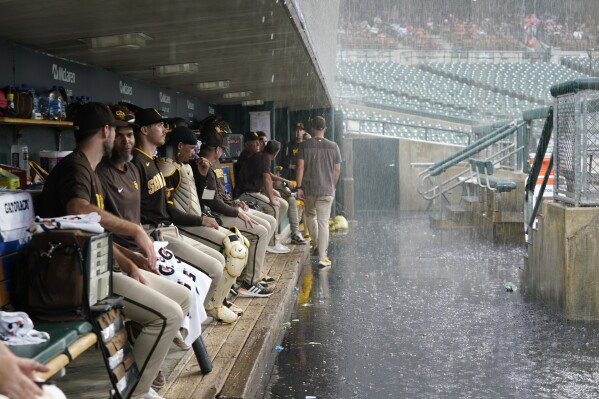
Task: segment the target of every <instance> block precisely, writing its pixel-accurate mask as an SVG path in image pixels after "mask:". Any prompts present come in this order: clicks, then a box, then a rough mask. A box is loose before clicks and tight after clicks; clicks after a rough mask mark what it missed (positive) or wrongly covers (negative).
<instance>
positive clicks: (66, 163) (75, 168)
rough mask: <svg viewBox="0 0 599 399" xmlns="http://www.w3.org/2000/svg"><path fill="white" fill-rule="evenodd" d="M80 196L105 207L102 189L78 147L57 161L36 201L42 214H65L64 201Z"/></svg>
mask: <svg viewBox="0 0 599 399" xmlns="http://www.w3.org/2000/svg"><path fill="white" fill-rule="evenodd" d="M73 198H81V199H84V200H86V201H89V203H90V204H92V205H96V206H98V208H100V209H104V192H103V190H102V185H101V183H100V181H99V180H98V177H97V176H96V174H95V173H94V170H93V169H92V167H91V164H90V163H89V160H88V159H87V157H86V156H85V154H84V153H83V152H81V151H79V150H78V149H75V150H74V151H73V152H72V153H70V154H69V155H67V156H66V157H65V158H64V159H63V160H62V161H60V162H59V163H58V164H57V165H56V166H55V167H54V169H52V172H50V176H48V179H47V180H46V183H45V184H44V189H43V190H42V195H41V197H40V200H39V204H38V213H39V215H40V216H41V217H45V218H48V217H58V216H66V215H67V214H68V213H67V203H68V202H69V201H70V200H72V199H73Z"/></svg>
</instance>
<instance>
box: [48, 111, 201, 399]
mask: <svg viewBox="0 0 599 399" xmlns="http://www.w3.org/2000/svg"><path fill="white" fill-rule="evenodd" d="M125 125H127V123H126V122H121V121H116V120H115V118H114V116H113V115H112V113H111V112H110V110H109V109H108V107H107V106H106V105H104V104H100V103H94V102H90V103H87V104H85V105H83V106H82V107H81V108H80V109H79V110H77V112H76V114H75V117H74V120H73V129H74V131H75V142H76V148H75V150H74V151H73V152H72V153H71V154H70V155H68V156H67V157H65V158H64V159H63V160H62V161H61V162H60V163H58V164H57V165H56V167H55V168H54V169H53V170H52V172H51V173H50V176H49V177H48V179H47V180H46V184H45V185H44V189H43V191H42V195H41V199H40V209H39V214H40V216H42V217H57V216H65V215H76V214H87V213H91V212H97V213H98V214H99V215H100V217H101V220H100V224H101V225H102V227H104V228H105V229H106V230H108V231H111V232H113V233H115V234H121V235H123V236H128V237H131V238H132V239H133V241H134V242H135V243H136V244H137V246H138V247H139V248H140V249H141V251H142V252H143V254H144V255H145V256H146V267H145V268H146V269H149V270H154V272H153V273H151V272H148V271H146V270H141V269H139V268H138V267H137V266H136V264H135V263H134V262H133V261H132V260H131V259H129V258H128V257H127V256H126V255H125V254H124V253H123V252H121V251H120V250H119V247H118V246H117V245H115V246H114V249H113V254H114V258H115V260H116V261H117V263H118V265H119V267H120V270H121V271H122V272H120V273H119V272H117V271H116V270H115V273H113V290H114V292H115V293H116V294H117V295H121V296H123V297H124V298H125V299H124V306H125V308H124V312H125V314H126V316H127V317H129V318H130V319H132V320H133V321H135V322H137V323H139V324H141V325H142V327H143V328H142V330H141V333H140V335H139V336H138V337H137V340H136V341H135V345H134V346H133V355H134V357H135V361H136V363H137V365H138V367H139V370H140V372H141V379H140V381H139V383H138V384H137V387H136V388H135V391H134V392H133V395H132V398H135V399H139V398H143V399H160V398H161V396H159V395H158V394H157V393H156V392H155V391H154V390H153V389H152V388H151V387H150V386H151V384H152V381H153V380H154V379H155V378H156V376H157V374H158V371H159V369H160V366H161V364H162V362H163V360H164V358H165V357H166V354H167V353H168V349H169V347H170V344H171V342H172V341H173V338H174V337H175V335H176V334H177V332H178V331H179V326H180V325H181V322H182V321H183V317H184V315H186V314H187V312H188V311H189V309H190V307H191V303H192V296H191V292H190V291H189V290H188V289H187V288H185V287H182V286H180V285H178V284H176V283H173V282H171V281H168V280H166V279H164V278H162V277H160V276H158V275H157V274H156V272H155V267H156V266H155V265H156V255H155V254H154V248H153V245H152V241H151V240H150V237H148V235H147V234H146V232H145V231H144V230H143V229H142V228H141V226H140V225H138V224H135V223H131V222H129V221H126V220H123V219H120V218H118V217H116V216H114V215H113V214H111V213H110V212H107V211H105V210H104V192H103V190H102V185H101V183H100V181H99V179H98V177H97V176H96V174H95V173H94V171H95V169H96V166H97V165H98V164H99V163H100V161H101V159H102V157H103V156H104V155H109V154H110V152H111V150H112V147H113V144H114V137H115V129H116V127H117V126H125Z"/></svg>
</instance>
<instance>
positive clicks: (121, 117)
mask: <svg viewBox="0 0 599 399" xmlns="http://www.w3.org/2000/svg"><path fill="white" fill-rule="evenodd" d="M114 116H116V117H117V118H119V119H120V120H122V121H124V120H125V113H124V112H123V111H121V110H118V111H116V112H115V113H114Z"/></svg>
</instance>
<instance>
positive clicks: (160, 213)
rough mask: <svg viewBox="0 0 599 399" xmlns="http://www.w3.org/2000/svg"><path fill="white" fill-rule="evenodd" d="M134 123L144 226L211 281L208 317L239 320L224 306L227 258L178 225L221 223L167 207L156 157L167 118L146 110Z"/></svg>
mask: <svg viewBox="0 0 599 399" xmlns="http://www.w3.org/2000/svg"><path fill="white" fill-rule="evenodd" d="M135 123H136V124H137V125H139V129H138V130H136V131H135V143H136V144H135V145H136V146H135V148H134V149H133V161H132V162H133V164H134V165H135V166H137V168H138V169H139V173H140V179H141V181H140V185H141V187H142V190H141V223H142V225H143V227H144V229H145V230H146V231H147V233H148V234H150V235H153V236H154V237H155V238H156V239H157V240H159V241H168V243H169V249H170V250H171V251H173V252H174V254H175V256H176V257H177V258H179V259H181V260H182V261H184V262H185V263H187V264H190V265H191V266H193V267H195V268H196V269H198V270H200V271H202V272H204V273H205V274H207V275H208V277H210V278H211V279H212V283H211V284H210V289H209V290H208V294H207V296H206V302H205V303H204V307H205V309H206V312H207V313H208V314H210V315H217V314H218V315H220V317H221V319H223V320H224V318H225V317H226V319H227V320H236V319H237V315H236V314H235V313H234V312H233V311H231V310H230V309H229V308H227V307H226V306H224V305H223V302H224V300H225V297H226V295H227V293H228V292H229V288H230V287H228V286H227V282H228V279H226V278H223V271H224V268H225V258H224V257H223V255H221V254H220V253H218V252H217V251H214V250H212V249H211V248H209V247H207V246H205V245H204V244H201V243H199V242H197V241H195V240H192V239H191V238H189V237H185V236H184V235H182V234H181V233H180V232H179V229H178V228H177V226H176V225H177V224H180V225H199V226H209V227H213V228H216V227H218V223H216V221H215V220H214V219H213V218H209V217H202V216H197V215H190V214H186V213H185V212H182V211H180V210H178V209H176V208H175V207H169V206H168V204H167V201H172V199H171V198H170V197H169V194H168V192H167V187H166V181H165V180H164V176H163V174H162V172H160V169H159V168H158V165H157V162H156V159H155V157H154V154H155V153H156V149H157V148H158V147H159V146H162V145H164V143H165V139H166V129H165V127H164V119H163V118H162V116H161V115H160V113H158V111H156V110H155V109H153V108H146V109H141V110H139V111H137V112H136V113H135ZM210 255H212V256H210ZM217 308H218V309H217Z"/></svg>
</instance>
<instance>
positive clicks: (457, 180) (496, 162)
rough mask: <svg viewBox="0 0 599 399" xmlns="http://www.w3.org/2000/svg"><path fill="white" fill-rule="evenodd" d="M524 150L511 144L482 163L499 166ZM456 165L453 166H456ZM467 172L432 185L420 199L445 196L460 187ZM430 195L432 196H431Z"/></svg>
mask: <svg viewBox="0 0 599 399" xmlns="http://www.w3.org/2000/svg"><path fill="white" fill-rule="evenodd" d="M511 148H513V150H512V151H509V152H508V153H507V154H504V155H503V156H500V157H499V158H497V159H495V157H497V156H499V155H501V154H502V153H503V152H505V151H506V150H509V149H511ZM524 148H525V146H520V147H516V144H512V145H510V146H508V147H505V148H503V149H501V150H499V151H497V152H496V153H494V154H492V155H491V156H489V157H488V158H485V159H483V160H484V161H491V162H492V163H493V166H496V165H499V164H501V162H502V161H503V160H504V159H507V158H509V157H511V156H513V155H514V154H517V153H518V152H519V151H522V150H523V149H524ZM457 165H458V164H456V165H454V166H457ZM459 165H463V164H462V163H459ZM468 172H470V169H469V168H467V169H465V170H463V171H462V172H458V173H456V174H455V175H453V176H451V177H449V178H447V179H445V180H443V181H442V182H440V183H439V184H436V185H433V187H432V188H431V189H429V190H427V191H424V192H420V195H422V197H423V198H424V199H426V200H429V201H430V200H433V199H435V198H437V197H440V196H442V195H443V194H445V193H446V192H448V191H450V190H453V189H454V188H456V187H457V186H459V185H461V184H463V183H464V181H467V180H468V179H466V180H461V179H460V178H461V177H462V176H463V175H465V174H467V173H468ZM427 178H432V176H429V177H427ZM471 178H472V176H470V179H471ZM454 180H455V182H454V183H453V184H451V185H450V186H446V187H445V185H446V184H449V183H451V182H452V181H454ZM441 187H444V188H443V189H442V190H441V189H440V188H441ZM431 193H432V195H431Z"/></svg>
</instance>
